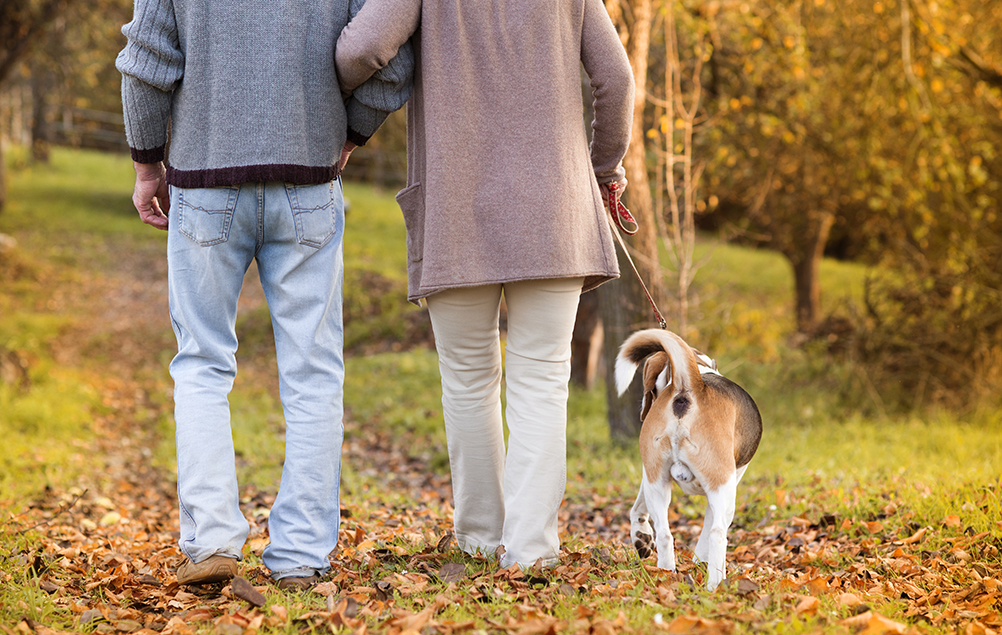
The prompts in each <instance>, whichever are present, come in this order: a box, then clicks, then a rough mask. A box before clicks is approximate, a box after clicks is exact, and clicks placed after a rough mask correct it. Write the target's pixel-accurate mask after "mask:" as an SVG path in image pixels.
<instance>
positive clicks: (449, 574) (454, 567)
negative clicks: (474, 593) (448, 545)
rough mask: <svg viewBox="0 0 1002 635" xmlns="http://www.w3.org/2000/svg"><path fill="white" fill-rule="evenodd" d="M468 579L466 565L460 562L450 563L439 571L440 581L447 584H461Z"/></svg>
mask: <svg viewBox="0 0 1002 635" xmlns="http://www.w3.org/2000/svg"><path fill="white" fill-rule="evenodd" d="M465 577H466V565H464V564H462V563H460V562H449V563H447V564H444V565H442V568H441V569H439V570H438V579H439V580H441V581H442V582H445V583H446V584H448V583H450V582H459V581H460V580H462V579H464V578H465Z"/></svg>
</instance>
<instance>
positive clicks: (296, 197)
mask: <svg viewBox="0 0 1002 635" xmlns="http://www.w3.org/2000/svg"><path fill="white" fill-rule="evenodd" d="M285 191H286V193H287V194H288V195H289V204H290V205H291V206H292V216H293V219H294V220H295V222H296V239H297V240H298V241H299V244H300V245H306V246H308V247H314V248H316V249H320V248H321V247H323V246H324V245H326V244H327V243H328V242H329V241H330V239H331V237H332V236H334V234H335V233H336V232H337V227H338V223H337V219H338V216H339V215H340V214H341V212H342V210H343V209H344V202H343V198H342V196H341V182H340V180H337V179H336V180H334V181H331V182H329V183H320V184H317V185H294V184H292V183H286V184H285Z"/></svg>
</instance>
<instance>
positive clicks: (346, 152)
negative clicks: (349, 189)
mask: <svg viewBox="0 0 1002 635" xmlns="http://www.w3.org/2000/svg"><path fill="white" fill-rule="evenodd" d="M357 147H358V146H357V145H355V144H354V143H352V142H351V141H345V142H344V147H343V148H341V159H340V160H338V162H337V171H338V172H339V173H340V172H341V171H342V170H344V166H345V165H347V164H348V157H350V156H351V151H352V150H354V149H355V148H357Z"/></svg>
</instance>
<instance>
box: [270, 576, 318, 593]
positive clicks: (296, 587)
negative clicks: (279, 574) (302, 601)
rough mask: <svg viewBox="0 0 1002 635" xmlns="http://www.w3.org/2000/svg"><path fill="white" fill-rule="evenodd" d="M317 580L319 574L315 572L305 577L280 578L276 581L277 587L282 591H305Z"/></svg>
mask: <svg viewBox="0 0 1002 635" xmlns="http://www.w3.org/2000/svg"><path fill="white" fill-rule="evenodd" d="M319 581H320V576H319V575H318V574H316V573H314V574H313V575H308V576H305V577H295V576H294V577H288V578H282V579H281V580H279V581H278V588H279V589H281V590H283V591H307V590H309V589H312V588H313V585H315V584H316V583H317V582H319Z"/></svg>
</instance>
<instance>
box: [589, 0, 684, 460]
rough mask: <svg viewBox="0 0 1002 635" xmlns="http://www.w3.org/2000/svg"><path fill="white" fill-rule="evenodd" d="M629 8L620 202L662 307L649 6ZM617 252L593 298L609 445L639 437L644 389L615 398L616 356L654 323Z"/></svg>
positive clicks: (622, 23) (636, 2)
mask: <svg viewBox="0 0 1002 635" xmlns="http://www.w3.org/2000/svg"><path fill="white" fill-rule="evenodd" d="M613 8H614V9H616V8H615V7H613ZM630 8H631V10H630V11H629V12H628V14H629V15H628V16H624V15H623V14H622V13H621V12H619V11H618V10H617V11H616V12H615V13H614V14H613V19H614V21H616V22H618V23H619V24H618V26H619V27H620V29H621V31H626V32H628V33H629V38H628V40H627V42H626V53H627V56H628V57H629V58H630V66H631V67H632V68H633V77H634V82H635V84H636V101H635V102H634V111H633V128H632V133H631V139H630V147H629V149H628V150H627V153H626V157H625V158H624V159H623V166H624V167H625V168H626V178H627V179H629V182H630V183H629V187H627V188H626V197H625V201H624V202H625V203H626V205H627V207H629V208H630V211H631V212H632V213H633V215H634V217H636V219H637V223H638V224H639V226H640V230H639V231H638V232H637V233H636V234H635V235H634V236H631V237H630V238H629V240H628V244H629V245H630V247H631V250H632V253H633V254H634V257H633V260H634V263H635V264H636V266H637V269H638V270H639V272H640V275H641V276H643V278H644V282H645V283H646V284H647V287H648V289H650V291H651V295H652V296H654V298H655V301H656V302H657V303H658V304H659V306H662V305H663V301H664V298H665V297H666V295H667V293H666V290H665V282H664V277H663V276H662V275H661V268H660V266H659V263H658V247H657V245H658V243H657V227H656V226H655V223H654V202H653V199H652V197H651V188H650V181H649V179H648V176H647V155H646V151H645V148H644V142H645V140H646V134H645V130H644V107H645V106H646V104H647V58H648V52H649V48H650V36H651V24H652V20H653V7H652V0H631V2H630ZM628 19H629V21H627V20H628ZM617 243H618V241H617ZM616 251H617V254H618V257H619V270H620V278H619V280H617V281H614V282H610V283H607V284H605V285H602V286H601V287H599V289H598V292H599V303H600V305H601V312H602V325H603V328H604V330H605V337H604V340H603V346H602V348H603V352H604V356H605V377H606V382H605V383H606V397H607V402H608V411H609V432H610V435H611V436H612V438H613V439H614V440H617V441H619V442H628V440H630V439H636V438H637V436H638V435H639V433H640V402H641V399H642V398H643V387H642V386H641V385H640V382H639V381H634V382H633V383H632V384H631V387H630V390H628V391H627V392H625V393H624V394H623V396H622V397H620V396H619V395H618V394H616V385H615V364H616V354H617V353H618V352H619V347H620V345H621V344H622V343H623V341H624V340H625V339H626V338H627V337H628V336H629V335H630V333H632V332H633V331H635V330H637V329H640V328H647V327H651V326H657V323H656V321H655V320H654V313H653V311H651V308H650V305H649V304H648V302H647V298H646V296H645V295H644V291H643V287H641V285H640V281H639V280H638V279H637V276H636V275H635V274H634V273H633V269H632V267H631V266H630V263H629V262H628V261H627V260H626V258H625V256H624V254H623V253H622V251H621V250H620V249H619V246H618V244H617V249H616Z"/></svg>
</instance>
